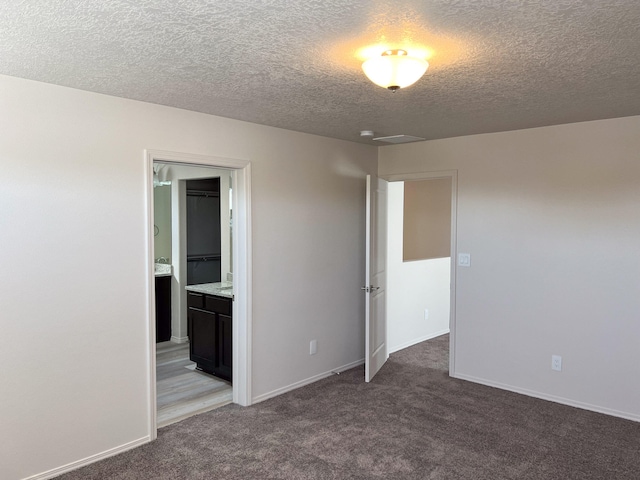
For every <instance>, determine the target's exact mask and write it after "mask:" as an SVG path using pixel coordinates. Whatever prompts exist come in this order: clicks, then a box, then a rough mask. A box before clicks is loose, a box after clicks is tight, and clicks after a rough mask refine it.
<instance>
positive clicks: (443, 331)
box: [389, 328, 449, 354]
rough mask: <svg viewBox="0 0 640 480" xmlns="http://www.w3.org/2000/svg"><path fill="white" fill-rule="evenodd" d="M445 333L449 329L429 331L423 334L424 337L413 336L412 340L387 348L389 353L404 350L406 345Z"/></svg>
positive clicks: (409, 345)
mask: <svg viewBox="0 0 640 480" xmlns="http://www.w3.org/2000/svg"><path fill="white" fill-rule="evenodd" d="M447 333H449V329H448V328H447V329H445V330H440V331H439V332H436V333H430V334H429V335H425V336H424V337H420V338H414V339H413V340H410V341H408V342H405V343H403V344H401V345H397V346H395V347H393V348H390V349H389V354H392V353H395V352H399V351H400V350H404V349H405V348H408V347H412V346H413V345H416V344H418V343H421V342H424V341H427V340H431V339H432V338H436V337H439V336H440V335H446V334H447Z"/></svg>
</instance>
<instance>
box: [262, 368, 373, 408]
mask: <svg viewBox="0 0 640 480" xmlns="http://www.w3.org/2000/svg"><path fill="white" fill-rule="evenodd" d="M362 364H364V358H363V359H361V360H357V361H355V362H351V363H348V364H347V365H343V366H341V367H338V368H334V369H333V370H330V371H328V372H324V373H320V374H318V375H314V376H313V377H309V378H306V379H304V380H300V381H299V382H295V383H292V384H291V385H287V386H286V387H282V388H277V389H275V390H272V391H270V392H267V393H263V394H262V395H258V396H257V397H253V401H252V403H251V404H252V405H253V404H256V403H259V402H263V401H265V400H268V399H270V398H273V397H277V396H278V395H282V394H283V393H287V392H291V391H292V390H295V389H297V388H300V387H304V386H305V385H309V384H310V383H314V382H317V381H318V380H322V379H323V378H327V377H330V376H331V375H334V374H336V373H340V372H344V371H346V370H350V369H352V368H354V367H357V366H360V365H362ZM363 378H364V377H363Z"/></svg>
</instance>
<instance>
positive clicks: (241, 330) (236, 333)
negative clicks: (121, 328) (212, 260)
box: [144, 150, 252, 440]
mask: <svg viewBox="0 0 640 480" xmlns="http://www.w3.org/2000/svg"><path fill="white" fill-rule="evenodd" d="M144 154H145V173H146V190H147V195H146V197H147V209H146V210H147V234H146V236H147V271H148V278H147V297H148V299H149V303H148V309H147V310H148V319H147V320H148V331H149V348H148V350H149V351H148V361H149V380H148V381H149V385H148V387H149V388H148V391H149V399H148V401H149V432H150V438H151V440H155V439H156V438H157V434H158V427H157V406H156V380H155V375H156V344H155V291H154V285H155V280H154V276H153V267H154V265H153V262H154V255H153V248H154V246H153V162H154V161H158V162H163V163H175V164H185V165H195V166H201V167H202V166H204V167H213V168H228V169H232V170H234V175H233V177H234V180H233V182H234V185H233V187H234V188H233V197H234V198H233V204H234V215H233V217H234V219H233V233H234V235H233V255H234V275H233V279H234V283H233V287H234V305H233V308H234V312H233V317H234V321H233V343H232V349H233V373H232V375H233V379H234V380H233V401H234V403H238V404H239V405H243V406H248V405H250V404H251V345H252V342H251V332H252V329H251V322H252V317H251V281H252V280H251V279H252V271H251V263H252V262H251V258H252V255H251V162H249V161H248V160H239V159H232V158H224V157H214V156H208V155H196V154H189V153H181V152H170V151H164V150H145V152H144Z"/></svg>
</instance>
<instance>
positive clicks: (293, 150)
mask: <svg viewBox="0 0 640 480" xmlns="http://www.w3.org/2000/svg"><path fill="white" fill-rule="evenodd" d="M146 148H149V149H157V150H167V151H175V152H186V153H195V154H204V155H211V156H219V157H226V158H237V159H244V160H250V161H251V162H252V192H251V193H252V205H253V207H252V240H253V374H254V379H253V385H252V388H253V394H254V396H260V395H265V394H268V393H269V392H272V391H274V390H276V389H279V388H283V387H286V386H288V385H291V384H293V383H295V382H299V381H303V380H305V379H308V378H310V377H313V376H315V375H319V374H322V373H324V372H328V371H330V370H332V369H335V368H339V367H340V366H342V365H346V364H349V363H351V362H357V361H359V360H361V359H362V358H363V355H364V348H363V337H364V326H363V316H364V303H363V297H362V295H361V292H360V286H361V284H362V279H363V277H364V247H363V239H364V195H365V187H364V186H365V180H364V176H365V174H366V173H369V172H373V173H375V171H376V169H377V157H376V150H375V149H374V148H373V147H369V146H363V145H358V144H355V143H350V142H344V141H338V140H332V139H327V138H322V137H318V136H312V135H305V134H299V133H295V132H290V131H285V130H281V129H275V128H269V127H264V126H260V125H254V124H249V123H243V122H239V121H233V120H229V119H224V118H219V117H213V116H209V115H204V114H199V113H194V112H189V111H185V110H178V109H173V108H168V107H163V106H158V105H152V104H145V103H141V102H135V101H130V100H125V99H119V98H114V97H109V96H104V95H98V94H92V93H87V92H82V91H79V90H73V89H68V88H63V87H57V86H53V85H47V84H42V83H37V82H31V81H27V80H21V79H17V78H12V77H6V76H0V165H1V166H2V175H0V245H1V246H2V248H0V265H2V277H1V278H2V280H1V284H0V287H1V290H2V295H1V296H0V312H2V313H1V314H2V318H3V319H4V320H5V322H3V323H4V326H5V327H4V332H5V334H4V335H3V341H2V348H0V378H1V379H2V387H3V393H2V395H0V418H1V419H2V428H0V445H2V448H1V449H0V478H3V479H7V480H13V479H18V478H25V477H29V476H32V475H36V474H38V473H40V472H45V471H48V470H50V469H56V468H59V467H61V466H63V465H66V464H68V463H73V462H77V461H79V460H82V459H84V458H87V457H91V456H93V455H98V454H101V453H105V452H108V451H110V449H115V448H118V447H121V446H125V445H131V444H135V442H137V441H145V440H146V439H148V438H149V435H150V433H151V426H150V425H148V419H149V405H150V402H151V399H149V384H148V381H149V373H148V372H149V365H148V357H149V354H148V352H147V346H148V343H149V331H148V323H147V315H148V313H147V298H146V296H147V284H146V281H147V276H148V274H147V270H146V269H147V265H146V259H147V252H146V246H147V243H146V219H145V215H146V205H145V202H146V194H145V182H146V178H145V157H144V149H146ZM312 338H315V339H317V340H318V354H317V355H314V356H309V354H308V346H309V340H311V339H312Z"/></svg>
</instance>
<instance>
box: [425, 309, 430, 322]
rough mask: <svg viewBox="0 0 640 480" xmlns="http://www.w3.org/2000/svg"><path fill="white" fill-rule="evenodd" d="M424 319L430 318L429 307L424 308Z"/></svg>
mask: <svg viewBox="0 0 640 480" xmlns="http://www.w3.org/2000/svg"><path fill="white" fill-rule="evenodd" d="M424 319H425V320H429V309H428V308H425V309H424Z"/></svg>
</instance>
